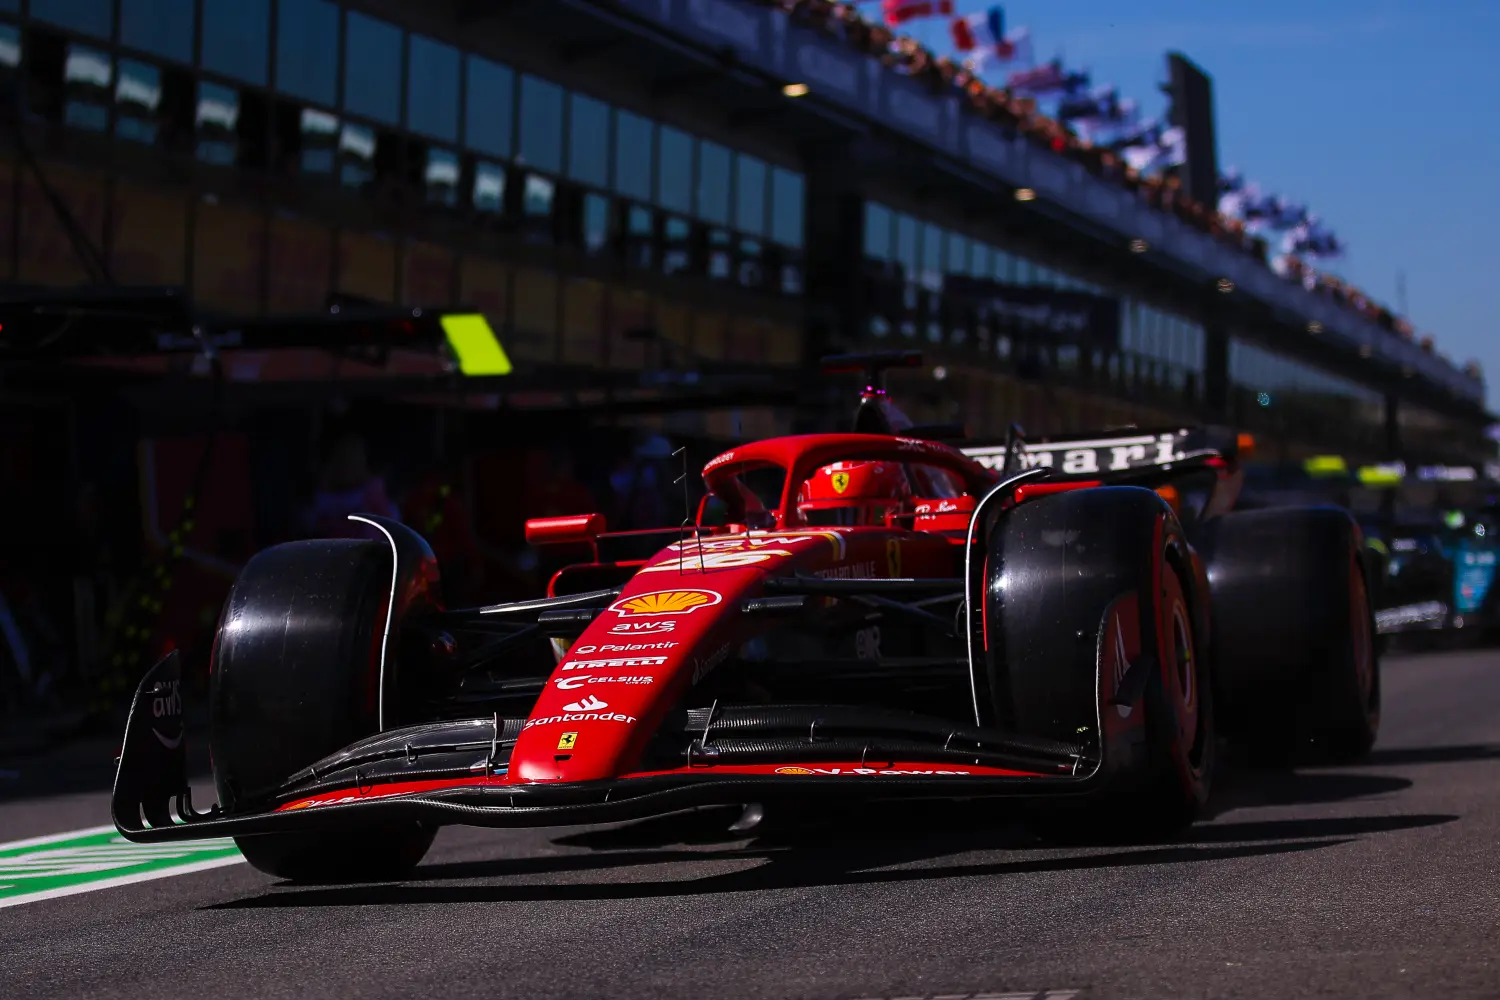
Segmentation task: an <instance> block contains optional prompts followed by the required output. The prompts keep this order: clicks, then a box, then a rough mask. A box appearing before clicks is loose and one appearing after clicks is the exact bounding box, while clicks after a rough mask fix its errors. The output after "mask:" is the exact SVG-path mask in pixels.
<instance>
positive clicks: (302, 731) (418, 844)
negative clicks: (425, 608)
mask: <svg viewBox="0 0 1500 1000" xmlns="http://www.w3.org/2000/svg"><path fill="white" fill-rule="evenodd" d="M391 559H392V556H391V551H390V549H389V548H388V547H387V546H385V545H382V544H380V543H377V542H369V541H356V540H351V539H315V540H309V541H299V542H290V543H287V544H284V545H277V546H275V547H273V548H270V549H266V550H265V551H263V552H261V553H259V554H257V555H256V556H255V557H254V558H253V559H251V560H250V562H249V563H248V564H247V565H246V566H245V568H244V570H243V571H242V572H241V573H240V575H239V578H238V579H237V580H236V581H235V583H234V587H233V588H232V589H231V590H230V593H229V598H228V600H227V601H226V603H225V605H224V612H223V616H222V617H221V619H220V622H219V628H218V632H217V634H216V635H215V637H214V650H213V659H212V665H211V667H210V676H209V699H210V713H211V729H210V736H209V746H210V751H211V754H212V760H213V771H214V784H215V786H216V788H217V790H218V794H219V802H220V803H221V804H222V805H223V807H224V809H225V811H226V812H228V813H231V814H234V813H243V812H249V811H255V810H260V809H265V808H268V807H269V806H270V805H271V804H273V802H272V795H273V793H274V791H275V789H276V788H277V787H278V786H279V785H280V784H281V782H283V781H285V780H286V779H287V778H288V777H289V776H290V775H292V774H294V773H295V772H297V771H298V770H300V769H302V768H304V767H306V766H308V765H309V764H313V763H316V762H317V761H318V760H320V759H322V758H323V757H325V756H327V755H328V754H331V753H334V752H335V751H338V750H340V749H342V748H344V747H346V746H348V745H349V744H350V743H353V742H354V741H356V740H358V739H361V738H363V737H365V736H369V735H371V734H373V733H375V732H376V731H377V730H378V729H379V725H380V723H379V711H380V683H381V678H380V672H381V643H382V640H383V638H384V634H385V623H386V612H387V605H388V602H389V599H390V593H391V591H390V587H391ZM435 832H436V831H435V830H433V829H428V828H425V827H423V826H421V825H418V824H404V825H400V826H394V827H389V828H379V829H373V830H372V829H365V830H360V831H359V832H358V833H356V834H352V835H351V834H347V833H345V834H338V835H332V834H321V833H285V834H283V833H276V834H261V835H255V836H245V837H236V838H235V843H236V845H237V846H238V847H239V848H240V851H241V852H242V853H243V854H244V855H245V858H246V860H248V861H249V862H250V864H251V865H253V866H254V867H255V868H257V869H259V870H260V871H263V872H265V873H267V874H269V875H275V876H277V877H278V878H284V879H291V880H295V881H323V880H328V879H334V880H338V881H359V880H364V879H388V878H394V877H399V875H401V874H403V873H405V872H406V871H409V870H410V869H411V868H412V867H414V866H415V865H416V864H417V863H418V862H419V861H421V860H422V857H423V855H425V854H426V853H427V849H428V847H430V846H431V844H432V838H433V836H434V834H435Z"/></svg>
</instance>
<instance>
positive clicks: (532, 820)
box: [111, 654, 1108, 843]
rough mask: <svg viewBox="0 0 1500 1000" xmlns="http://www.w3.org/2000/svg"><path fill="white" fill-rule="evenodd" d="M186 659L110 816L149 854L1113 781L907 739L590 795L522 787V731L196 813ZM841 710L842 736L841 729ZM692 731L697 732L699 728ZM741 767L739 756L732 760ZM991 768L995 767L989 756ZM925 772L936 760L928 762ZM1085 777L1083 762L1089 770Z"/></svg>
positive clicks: (445, 737)
mask: <svg viewBox="0 0 1500 1000" xmlns="http://www.w3.org/2000/svg"><path fill="white" fill-rule="evenodd" d="M181 675H182V670H181V663H180V661H179V659H178V657H177V655H176V654H172V655H170V656H168V657H167V658H166V659H164V660H162V661H161V662H160V663H158V664H157V665H156V666H155V667H153V668H152V669H151V670H150V671H149V672H148V673H147V674H146V676H145V678H144V679H143V680H142V681H141V684H140V686H139V687H138V688H137V690H136V695H135V700H134V703H133V704H132V706H131V711H130V716H129V721H128V723H127V725H126V732H125V743H124V746H123V749H122V752H121V756H120V761H119V769H118V772H117V775H116V779H115V787H114V796H113V801H112V803H111V808H112V812H113V817H114V821H115V825H116V827H117V828H118V829H119V831H120V832H121V834H122V835H124V836H125V837H126V838H127V839H128V840H132V841H135V842H138V843H152V842H161V841H176V840H193V839H199V838H207V837H225V836H253V835H257V834H269V833H282V832H293V831H305V830H337V829H341V828H346V827H347V828H359V827H366V826H369V825H371V824H376V823H384V822H388V821H411V820H415V821H421V822H424V823H429V824H432V825H435V826H440V825H450V824H461V825H469V826H488V827H534V826H563V825H572V824H591V823H609V822H620V821H628V820H634V819H642V818H646V817H651V816H662V815H667V814H670V813H674V812H682V811H689V810H693V809H697V808H700V807H703V806H713V805H746V804H749V803H752V802H773V801H777V800H787V799H798V798H802V799H807V798H813V797H815V798H819V799H828V798H840V797H842V798H850V799H859V800H872V799H880V800H886V799H972V798H1018V799H1042V798H1046V799H1054V798H1058V797H1061V798H1074V797H1080V796H1087V795H1090V794H1093V793H1095V792H1096V791H1098V790H1099V789H1100V788H1102V787H1103V785H1104V784H1105V782H1106V781H1107V780H1108V779H1107V776H1106V773H1105V769H1104V768H1100V767H1094V766H1088V767H1083V766H1077V767H1074V768H1071V769H1069V768H1068V767H1066V766H1062V765H1056V764H1054V765H1053V766H1052V767H1051V768H1043V767H1039V768H1037V769H1035V770H1020V769H1017V768H1008V767H999V766H992V765H984V764H981V763H978V761H977V760H966V759H964V758H965V757H967V756H968V755H967V754H964V753H960V752H958V751H956V750H951V749H950V750H949V751H947V752H946V753H945V752H941V751H937V750H935V749H933V748H931V747H928V748H927V752H924V749H923V746H921V745H919V744H916V743H913V742H911V741H909V740H904V739H895V740H892V739H878V738H870V739H868V740H865V741H863V743H862V746H863V750H862V751H861V750H856V751H855V753H854V754H853V755H849V754H847V753H845V752H841V751H844V750H846V749H847V747H848V746H849V745H850V742H849V741H848V740H833V741H830V742H829V743H826V744H825V743H821V742H816V743H815V742H814V741H813V740H811V739H809V740H808V741H807V742H806V744H804V745H800V746H799V745H797V744H796V743H795V742H794V741H786V742H785V744H783V745H778V746H777V747H776V748H775V750H776V753H775V760H773V761H765V760H763V759H762V760H759V761H756V762H752V761H749V760H743V761H733V760H730V759H726V760H724V761H722V762H719V761H715V760H713V759H712V758H711V757H709V758H708V759H706V760H705V759H704V758H702V757H700V758H699V759H698V761H697V762H694V761H693V759H692V758H691V757H690V758H689V761H688V763H687V764H686V765H685V766H682V767H676V768H673V769H663V770H656V771H643V772H640V773H636V774H628V775H624V776H621V777H618V778H614V779H610V780H606V781H591V782H579V783H563V782H526V783H521V782H512V781H511V780H509V778H508V766H507V765H508V760H509V751H510V748H511V747H512V746H513V745H514V742H515V738H516V736H517V735H518V734H519V729H520V726H521V722H522V720H515V719H512V720H503V719H495V720H493V721H490V720H482V719H467V720H458V721H452V722H446V723H433V724H429V725H427V726H415V727H411V728H410V729H407V730H397V731H388V732H385V733H380V734H378V735H376V736H374V737H371V738H369V739H367V740H363V741H361V742H359V743H357V744H355V745H353V746H351V747H348V748H346V749H344V750H342V751H340V752H339V753H337V754H334V755H332V756H330V757H329V758H326V759H325V760H324V761H320V762H318V763H317V764H314V765H313V766H311V767H309V768H305V769H304V770H303V771H301V772H299V773H298V774H297V775H294V776H292V778H291V779H289V782H288V785H287V786H285V787H284V789H283V791H282V792H281V793H280V794H277V795H273V796H271V797H270V798H269V799H268V800H267V801H266V802H265V803H264V804H263V805H262V806H261V807H259V808H258V809H256V810H255V811H248V812H243V813H236V814H225V813H223V812H221V811H220V810H219V808H218V807H217V806H214V807H212V808H210V809H209V810H208V811H206V812H198V811H196V810H194V809H193V807H192V803H191V800H190V795H189V790H188V780H187V748H186V737H185V735H184V731H183V722H182V696H181V680H182V676H181ZM836 711H837V710H836V709H830V711H829V713H828V715H829V718H830V722H833V721H836V718H835V716H834V713H835V712H836ZM688 721H689V722H692V723H696V721H697V720H696V718H691V719H689V720H688ZM726 756H728V755H726ZM975 756H976V757H982V756H983V754H976V755H975ZM924 758H925V759H924ZM1080 764H1081V762H1080Z"/></svg>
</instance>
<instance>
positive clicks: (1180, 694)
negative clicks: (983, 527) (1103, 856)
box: [985, 487, 1215, 842]
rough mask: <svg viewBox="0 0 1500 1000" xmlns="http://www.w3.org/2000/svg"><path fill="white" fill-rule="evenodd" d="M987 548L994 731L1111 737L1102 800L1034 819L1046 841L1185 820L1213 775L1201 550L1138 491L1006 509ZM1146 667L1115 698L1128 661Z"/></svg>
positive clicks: (1076, 495) (1159, 829)
mask: <svg viewBox="0 0 1500 1000" xmlns="http://www.w3.org/2000/svg"><path fill="white" fill-rule="evenodd" d="M989 553H990V556H989V563H988V565H987V567H986V571H985V579H986V581H987V594H986V601H987V608H986V622H987V628H988V629H989V635H990V640H989V646H990V649H989V662H988V668H989V672H988V676H989V681H990V689H991V691H992V693H993V697H994V712H995V715H996V717H997V721H998V723H999V725H1001V726H1002V727H1005V728H1010V729H1013V730H1015V731H1016V732H1018V733H1021V734H1024V735H1031V736H1043V737H1048V738H1051V739H1056V740H1065V741H1069V742H1080V741H1083V742H1095V741H1096V740H1102V741H1103V748H1102V750H1101V752H1102V753H1104V754H1105V756H1106V760H1105V766H1106V767H1116V766H1118V767H1119V771H1118V772H1117V773H1115V774H1114V777H1113V778H1112V780H1111V784H1110V786H1109V787H1108V789H1107V790H1106V791H1105V792H1104V793H1102V797H1101V798H1099V799H1097V800H1094V801H1091V802H1089V803H1087V804H1085V805H1084V806H1083V807H1082V808H1081V809H1080V808H1063V809H1059V810H1058V811H1056V812H1053V811H1051V809H1050V808H1049V811H1048V812H1047V813H1046V814H1044V815H1039V816H1038V817H1037V819H1036V821H1035V825H1036V826H1038V827H1039V828H1040V829H1041V831H1042V832H1043V833H1044V835H1046V836H1047V837H1049V839H1066V840H1078V839H1104V840H1108V841H1127V842H1129V841H1141V840H1152V839H1159V838H1163V837H1170V836H1172V835H1174V834H1176V833H1179V832H1181V831H1182V830H1184V829H1185V828H1186V827H1188V826H1190V825H1191V824H1192V823H1193V821H1194V820H1195V819H1196V818H1197V817H1198V815H1199V814H1200V812H1201V810H1202V809H1203V808H1204V807H1205V805H1206V803H1207V801H1208V797H1209V792H1210V789H1211V787H1212V781H1213V769H1214V740H1215V737H1214V705H1213V684H1212V677H1211V671H1210V669H1209V657H1208V656H1207V655H1206V654H1207V652H1208V651H1207V649H1206V648H1205V643H1204V642H1203V641H1202V638H1201V637H1202V636H1204V635H1205V633H1206V629H1205V619H1204V615H1203V609H1202V608H1201V607H1199V604H1200V603H1201V602H1200V600H1199V598H1198V593H1197V590H1196V588H1195V587H1194V586H1193V585H1192V581H1193V580H1194V578H1195V577H1194V574H1193V573H1192V572H1191V569H1190V567H1191V565H1192V563H1191V559H1192V556H1191V552H1190V550H1189V548H1188V546H1187V542H1186V539H1185V538H1184V537H1183V533H1182V527H1181V525H1180V524H1179V523H1178V521H1177V518H1176V516H1175V515H1174V514H1173V513H1172V511H1171V509H1170V508H1169V507H1168V506H1167V505H1166V503H1165V502H1164V501H1163V500H1162V499H1161V497H1159V496H1157V495H1156V494H1155V493H1154V492H1152V491H1150V490H1145V489H1140V488H1137V487H1100V488H1094V489H1083V490H1077V491H1072V492H1066V493H1060V494H1056V495H1054V496H1050V497H1043V498H1040V499H1037V500H1032V501H1028V502H1026V503H1024V504H1022V505H1021V506H1020V507H1018V508H1017V509H1016V510H1014V511H1012V512H1011V513H1009V514H1007V515H1005V516H1004V517H1003V519H1002V520H1001V521H1000V523H999V525H998V526H997V528H996V529H995V533H994V535H993V537H992V538H991V540H990V544H989ZM1126 635H1130V636H1133V637H1134V641H1133V642H1131V643H1129V644H1128V645H1134V646H1135V647H1136V652H1134V653H1132V652H1131V651H1130V650H1129V649H1126V660H1127V662H1126V663H1120V662H1119V656H1118V654H1117V649H1120V648H1126V646H1127V642H1126V639H1125V636H1126ZM1142 661H1144V663H1143V665H1142V667H1141V668H1140V669H1142V670H1145V671H1146V673H1145V675H1144V678H1143V685H1142V687H1141V689H1140V691H1141V694H1140V698H1139V700H1138V701H1137V702H1136V703H1135V704H1134V705H1133V706H1122V707H1120V708H1119V709H1117V708H1116V706H1114V705H1112V704H1109V701H1110V700H1111V699H1113V698H1114V697H1115V695H1116V692H1117V691H1118V690H1119V689H1120V682H1121V681H1122V680H1125V679H1126V677H1125V675H1126V674H1127V669H1126V668H1127V667H1128V666H1129V664H1130V663H1142ZM1133 673H1134V674H1135V675H1136V676H1137V677H1139V671H1135V672H1133ZM1127 709H1128V711H1127ZM1139 712H1144V716H1145V718H1144V720H1141V719H1140V718H1139V716H1137V715H1136V713H1139ZM1132 716H1134V718H1132ZM1101 725H1102V726H1103V727H1104V729H1103V731H1101ZM1127 743H1128V744H1129V745H1130V748H1129V749H1128V750H1126V749H1125V745H1126V744H1127ZM1112 754H1113V755H1116V756H1117V757H1121V758H1124V759H1119V760H1114V761H1112V760H1111V759H1110V755H1112Z"/></svg>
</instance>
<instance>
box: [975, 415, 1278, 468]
mask: <svg viewBox="0 0 1500 1000" xmlns="http://www.w3.org/2000/svg"><path fill="white" fill-rule="evenodd" d="M960 450H961V451H963V453H964V454H965V455H968V456H969V457H970V458H972V459H974V461H976V462H978V463H979V464H980V465H983V466H985V467H986V468H989V469H994V470H996V471H997V472H1005V471H1014V470H1019V469H1031V468H1036V467H1038V466H1045V467H1047V468H1050V469H1055V470H1057V472H1059V473H1061V474H1062V475H1067V476H1110V475H1122V474H1129V473H1136V472H1146V471H1149V470H1153V469H1162V470H1166V469H1171V468H1178V467H1180V466H1182V465H1183V464H1204V463H1206V462H1207V461H1208V460H1210V459H1215V458H1221V459H1224V460H1225V461H1228V462H1235V461H1240V460H1243V459H1245V458H1248V457H1249V455H1250V454H1251V453H1252V451H1253V442H1251V440H1250V438H1249V436H1248V435H1244V434H1238V433H1236V432H1235V431H1234V430H1232V429H1230V428H1227V427H1184V428H1178V429H1175V430H1155V431H1137V430H1131V431H1130V432H1129V433H1121V434H1092V435H1088V436H1080V437H1064V438H1049V439H1046V440H1043V441H1026V440H1025V439H1024V438H1022V437H1020V436H1019V435H1015V434H1013V435H1012V437H1011V439H1010V440H1008V441H1004V442H1000V443H980V442H971V443H969V444H965V445H963V446H962V447H961V449H960Z"/></svg>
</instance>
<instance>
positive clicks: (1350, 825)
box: [205, 815, 1457, 909]
mask: <svg viewBox="0 0 1500 1000" xmlns="http://www.w3.org/2000/svg"><path fill="white" fill-rule="evenodd" d="M1456 818H1457V817H1455V816H1447V815H1425V816H1368V817H1350V818H1346V819H1306V820H1283V821H1274V822H1257V823H1226V824H1219V825H1212V826H1200V827H1195V828H1194V829H1193V830H1192V831H1191V832H1190V833H1189V835H1188V836H1187V837H1186V838H1185V839H1184V841H1183V842H1180V843H1175V844H1168V845H1162V846H1156V847H1142V848H1132V849H1128V850H1108V851H1092V852H1089V853H1079V852H1076V851H1073V852H1068V853H1065V854H1062V855H1061V856H1059V854H1058V853H1057V852H1056V851H1055V850H1054V851H1052V852H1048V854H1047V856H1041V857H1038V856H1036V855H1035V854H1033V856H1031V857H1027V858H1022V859H1007V860H1003V861H990V862H985V861H977V862H957V863H949V864H925V865H923V866H922V867H909V868H895V867H894V866H897V865H917V864H922V863H924V862H930V861H932V860H933V859H934V858H941V857H945V856H951V855H954V854H959V853H963V852H965V851H976V850H987V849H990V850H992V849H994V847H995V844H994V843H993V841H992V838H989V837H987V836H984V835H982V834H979V833H969V834H962V835H958V834H955V835H951V836H946V837H934V838H930V839H928V840H925V841H923V842H917V843H912V842H910V841H905V842H889V843H882V842H878V841H876V842H870V841H864V842H861V841H860V840H858V839H853V840H849V841H843V842H839V843H838V844H836V845H829V846H821V847H801V848H790V847H787V848H775V847H770V848H767V847H760V846H755V845H751V846H749V847H742V848H735V849H726V850H722V851H659V850H657V851H647V850H631V851H615V852H607V853H598V854H569V855H561V856H552V857H540V858H519V859H497V860H494V861H479V862H466V863H460V864H440V865H426V866H423V867H421V868H418V869H417V871H416V872H415V873H414V875H413V877H412V878H411V879H410V880H408V881H406V882H404V883H399V884H384V885H370V886H345V887H333V888H288V889H276V890H273V891H271V892H268V893H265V894H262V895H258V896H251V897H248V898H245V899H238V900H231V901H228V902H224V903H218V904H214V905H212V906H209V907H205V908H206V909H260V908H281V907H292V908H295V907H316V906H387V905H400V904H407V903H465V902H469V903H474V902H483V903H496V902H545V901H549V900H572V901H578V900H601V899H646V898H659V897H676V896H698V895H707V894H710V893H721V892H756V891H766V890H776V889H805V888H816V887H820V886H842V885H869V884H891V883H901V882H916V881H931V880H934V879H945V878H974V877H995V876H1006V875H1026V874H1036V873H1042V872H1069V871H1088V870H1097V869H1108V868H1124V867H1135V866H1145V865H1168V864H1190V863H1206V862H1214V861H1224V860H1229V859H1233V858H1247V857H1262V856H1274V855H1279V854H1292V853H1300V852H1305V851H1315V850H1322V849H1324V848H1329V847H1336V846H1339V845H1341V844H1347V843H1350V842H1352V841H1353V840H1354V839H1355V838H1357V837H1359V836H1362V835H1368V834H1374V833H1388V832H1392V831H1395V830H1403V829H1412V828H1417V827H1423V826H1434V825H1438V824H1441V823H1448V822H1451V821H1452V820H1454V819H1456ZM1297 838H1316V839H1301V840H1298V839H1297ZM1289 840H1290V841H1294V842H1291V843H1287V842H1285V841H1289ZM1270 841H1283V842H1281V843H1271V842H1270ZM1036 853H1037V854H1040V853H1042V852H1036ZM727 862H758V864H755V865H754V866H753V867H748V868H746V867H740V868H737V869H736V870H734V871H728V872H713V873H710V874H705V875H702V876H699V877H695V878H688V879H681V880H673V881H665V882H662V881H654V882H652V881H639V882H621V881H608V882H565V883H561V884H557V883H552V884H546V885H515V884H501V885H473V884H465V885H454V884H451V883H453V882H456V881H459V880H465V881H466V880H471V879H489V878H504V877H514V876H539V875H540V876H545V875H567V874H574V873H590V872H601V871H619V870H621V869H624V868H629V867H633V866H641V865H659V864H675V863H692V864H696V865H703V864H705V863H720V864H722V863H727Z"/></svg>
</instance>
